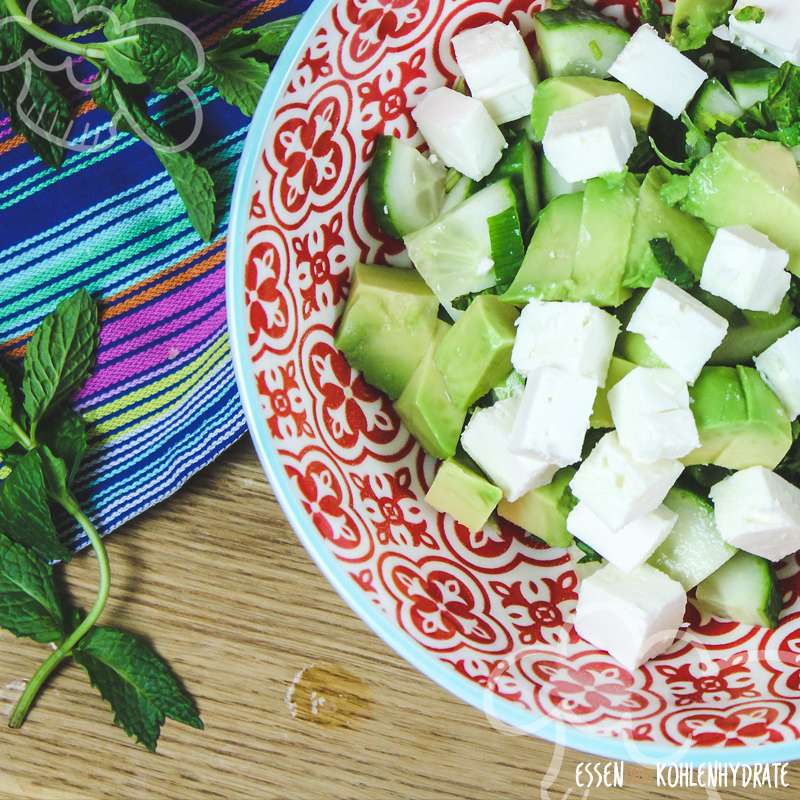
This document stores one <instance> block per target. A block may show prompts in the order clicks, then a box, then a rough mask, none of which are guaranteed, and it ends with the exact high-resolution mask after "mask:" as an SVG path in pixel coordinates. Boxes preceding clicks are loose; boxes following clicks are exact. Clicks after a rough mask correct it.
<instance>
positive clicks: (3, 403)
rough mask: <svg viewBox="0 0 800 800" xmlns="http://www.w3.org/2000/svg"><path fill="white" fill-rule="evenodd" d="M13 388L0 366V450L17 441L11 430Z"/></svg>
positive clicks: (12, 422)
mask: <svg viewBox="0 0 800 800" xmlns="http://www.w3.org/2000/svg"><path fill="white" fill-rule="evenodd" d="M13 424H14V390H13V386H12V383H11V380H10V378H9V376H8V373H7V372H6V371H5V369H4V368H3V367H2V366H0V451H1V450H7V449H8V448H9V447H13V446H14V445H15V444H16V443H17V437H16V436H15V434H14V432H13V429H12V428H13Z"/></svg>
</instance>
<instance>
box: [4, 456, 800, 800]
mask: <svg viewBox="0 0 800 800" xmlns="http://www.w3.org/2000/svg"><path fill="white" fill-rule="evenodd" d="M109 550H110V554H111V562H112V568H113V570H114V581H113V589H112V602H111V603H110V605H109V609H108V611H107V616H106V620H107V621H109V622H113V623H116V624H119V625H123V626H125V627H128V628H130V629H132V630H134V631H137V632H140V633H144V634H147V635H148V636H150V637H152V639H153V640H154V641H155V643H156V644H157V646H158V649H159V650H160V651H161V652H162V653H163V654H164V655H165V656H166V657H167V658H168V659H169V660H170V661H171V662H172V664H173V665H174V666H175V668H176V671H177V672H178V674H179V675H180V676H181V677H182V678H183V679H184V681H185V683H186V685H187V686H188V688H189V689H190V691H191V692H192V693H193V694H194V695H195V697H196V698H197V700H198V703H199V706H200V710H201V712H202V715H203V718H204V719H205V723H206V730H205V731H204V732H197V731H193V730H190V729H187V728H183V727H182V726H180V725H177V724H175V723H168V724H167V726H166V727H165V728H164V731H163V733H162V739H161V743H160V746H159V752H158V754H157V755H151V754H149V753H147V752H146V751H144V750H142V749H140V748H138V747H137V746H135V745H133V744H132V743H131V742H130V741H129V740H128V739H127V737H126V736H125V735H124V734H123V733H122V731H121V730H119V729H118V728H115V727H113V725H112V724H111V721H110V714H109V712H108V710H107V708H106V707H105V705H104V703H103V701H102V700H101V699H100V697H99V696H98V695H97V694H96V693H95V692H94V690H93V689H91V688H90V687H89V686H88V684H87V681H86V679H85V676H84V674H83V672H82V671H81V670H80V669H79V668H78V667H75V666H68V667H66V668H65V669H63V670H62V671H61V672H60V673H59V674H58V675H57V677H56V678H55V679H54V680H53V681H52V683H51V685H50V687H49V688H48V690H47V691H46V692H45V693H44V695H43V696H42V698H41V700H40V701H39V703H38V704H37V705H36V707H35V708H34V710H33V713H32V714H31V716H30V719H29V721H28V723H27V724H26V725H25V727H24V728H23V729H22V730H21V731H11V730H9V729H8V728H6V727H5V726H2V727H0V753H1V754H2V756H3V758H2V761H0V797H2V798H3V800H6V798H15V800H16V798H26V800H27V799H28V798H30V799H31V800H99V799H100V798H108V799H109V800H112V799H113V800H183V798H187V799H188V798H191V799H192V800H197V798H203V799H204V800H205V798H224V800H234V798H235V800H262V799H266V798H281V800H328V799H329V798H331V799H335V800H339V799H340V798H341V799H342V800H344V799H347V800H349V799H350V798H366V799H367V800H382V798H392V800H405V799H408V800H424V799H425V798H437V800H450V799H451V798H452V799H453V800H456V799H457V800H479V799H482V798H487V800H489V799H491V800H518V799H519V800H523V799H524V800H533V799H534V798H542V799H543V800H561V799H562V798H564V797H565V796H569V797H581V796H582V794H583V790H580V789H577V788H576V785H575V767H576V764H577V763H578V762H579V761H586V760H590V759H589V757H587V756H582V755H581V754H578V753H575V752H571V751H568V752H566V753H564V754H563V758H559V756H558V754H555V756H554V752H553V747H552V746H551V745H549V744H548V743H546V742H542V741H539V740H536V739H533V738H530V737H525V736H512V735H508V734H507V733H502V732H500V731H498V730H496V729H495V728H494V727H493V726H492V724H491V723H490V721H489V720H487V719H486V717H485V716H484V715H483V714H482V713H481V712H479V711H476V710H474V709H472V708H471V707H468V706H466V705H464V704H463V703H461V702H460V701H459V700H457V699H455V698H454V697H452V696H450V695H448V694H447V693H446V692H444V691H443V690H442V689H440V688H438V687H437V686H435V685H434V684H433V683H431V682H430V681H429V680H428V679H427V678H425V677H423V676H422V675H420V674H419V673H417V672H416V671H414V670H413V669H412V668H411V667H409V666H408V665H407V664H406V663H405V662H404V661H403V660H402V659H401V658H400V657H399V656H397V655H395V654H394V653H393V652H392V651H390V650H389V649H388V648H387V647H386V646H385V645H384V644H383V642H381V641H380V640H379V639H378V638H377V637H376V636H374V635H373V634H372V633H371V632H370V631H369V630H368V629H367V628H366V627H365V626H364V625H363V623H362V622H361V621H360V620H359V619H358V618H357V617H356V616H354V614H353V613H352V612H351V611H350V610H349V609H348V608H347V607H346V606H345V604H344V603H343V602H342V600H340V599H339V597H338V595H337V594H336V593H335V592H334V591H333V589H332V588H331V587H330V586H329V585H328V584H327V583H326V582H325V580H324V579H323V578H322V576H321V575H320V574H319V573H318V572H317V569H316V567H315V566H314V565H313V563H312V562H311V561H310V559H309V558H308V556H307V555H306V553H305V551H304V550H303V548H302V547H301V545H300V544H299V543H298V541H297V540H296V538H295V536H294V534H293V533H292V531H291V529H290V528H289V525H288V524H287V523H286V521H285V519H284V518H283V515H282V513H281V511H280V508H279V507H278V505H277V504H276V502H275V500H274V498H273V497H272V493H271V491H270V489H269V487H268V485H267V484H266V482H265V480H264V478H263V476H262V473H261V470H260V467H259V465H258V462H257V461H256V458H255V455H254V453H253V450H252V446H251V445H250V443H249V442H242V443H240V444H239V445H238V446H236V447H235V448H233V450H231V451H230V452H229V453H228V454H227V455H225V456H224V457H223V458H221V459H220V460H219V461H218V462H217V463H216V464H214V465H213V466H212V467H210V468H209V469H207V470H206V471H205V472H203V473H202V474H201V475H199V476H198V477H196V478H195V479H194V480H193V481H191V482H190V484H189V485H188V486H187V487H185V488H184V489H183V491H181V492H180V493H179V494H178V495H176V496H175V497H174V498H172V499H171V500H169V501H168V502H166V503H164V504H162V505H161V506H160V507H159V508H157V509H155V510H153V511H151V512H149V513H147V514H145V515H143V516H142V517H140V518H139V519H137V520H136V521H134V522H132V523H130V524H129V525H127V526H126V527H125V528H124V529H122V530H120V531H118V532H117V533H116V534H115V535H114V536H112V537H111V539H110V540H109ZM68 576H69V582H70V584H71V585H72V586H74V587H75V588H76V595H77V596H78V599H80V598H84V600H86V599H88V598H89V597H91V593H92V591H93V588H94V577H95V574H94V559H93V558H91V557H90V556H81V557H79V558H77V559H76V560H75V561H74V562H73V563H72V564H71V565H70V566H69V568H68ZM42 652H43V651H42V647H41V646H39V645H34V644H30V643H27V642H25V641H21V640H16V639H14V638H13V637H11V636H10V635H5V634H3V635H0V687H3V686H5V687H6V688H5V689H2V690H0V715H2V716H3V718H5V715H6V714H7V713H8V704H9V701H10V700H11V699H13V694H14V689H13V686H14V682H15V681H18V680H20V679H24V678H26V677H28V676H29V675H30V673H31V672H32V670H33V669H34V667H35V664H36V663H37V660H38V659H39V658H40V657H41V655H42ZM309 667H311V668H314V669H312V670H311V671H309V669H308V668H309ZM303 670H306V671H305V673H304V672H303ZM298 675H300V678H299V681H298ZM309 675H311V676H314V675H316V676H317V677H316V678H314V680H313V681H312V682H311V684H312V685H311V688H315V689H316V690H317V691H318V698H319V697H321V698H323V700H322V702H323V705H321V706H320V705H319V703H318V698H317V704H316V710H317V712H318V713H317V714H316V715H314V714H312V713H310V707H309V702H310V701H313V700H314V698H311V700H310V699H309V696H308V686H307V684H308V680H307V678H308V677H309ZM320 676H321V677H320ZM343 676H350V677H349V678H345V677H343ZM293 682H298V687H296V689H295V691H294V692H292V686H293ZM9 686H10V687H12V688H9ZM338 695H341V696H338ZM337 696H338V699H337ZM790 776H791V782H792V784H793V787H794V788H792V789H785V790H774V791H770V790H764V791H763V792H756V793H754V792H753V791H752V790H744V789H740V790H737V791H721V792H720V793H719V795H715V794H713V793H712V794H711V795H708V794H707V793H706V791H704V790H700V789H693V790H686V791H685V792H683V793H681V794H680V795H679V796H680V797H687V798H694V797H708V796H710V797H723V798H728V797H731V798H733V797H740V798H745V797H747V798H752V797H753V796H754V794H755V796H757V797H770V798H772V797H774V798H790V797H796V796H797V792H798V787H800V766H798V767H797V768H793V769H792V771H791V772H790ZM567 792H569V794H568V795H566V794H565V793H567ZM590 796H591V797H595V798H605V797H609V798H620V799H623V800H627V798H652V797H664V798H667V797H675V796H676V793H675V792H674V791H673V790H669V789H667V788H661V789H656V788H655V778H654V774H653V772H652V770H650V769H647V768H643V767H635V766H631V765H626V767H625V787H624V788H623V789H594V790H592V792H591V795H590Z"/></svg>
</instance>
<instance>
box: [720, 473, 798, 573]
mask: <svg viewBox="0 0 800 800" xmlns="http://www.w3.org/2000/svg"><path fill="white" fill-rule="evenodd" d="M708 494H709V497H710V498H711V500H712V501H713V503H714V518H715V520H716V523H717V528H718V529H719V532H720V534H721V535H722V538H723V539H725V541H726V542H728V543H729V544H732V545H733V546H734V547H738V548H739V549H740V550H746V551H747V552H748V553H753V554H754V555H757V556H761V557H762V558H766V559H769V560H770V561H779V560H780V559H781V558H784V557H785V556H788V555H789V554H790V553H794V552H795V551H796V550H800V489H798V488H797V487H796V486H794V485H793V484H791V483H789V481H787V480H785V479H784V478H782V477H781V476H780V475H777V474H775V473H774V472H771V471H770V470H768V469H766V468H765V467H749V468H748V469H743V470H741V471H739V472H735V473H734V474H733V475H731V476H729V477H728V478H725V480H723V481H720V482H719V483H717V484H716V485H714V486H712V487H711V491H710V492H709V493H708Z"/></svg>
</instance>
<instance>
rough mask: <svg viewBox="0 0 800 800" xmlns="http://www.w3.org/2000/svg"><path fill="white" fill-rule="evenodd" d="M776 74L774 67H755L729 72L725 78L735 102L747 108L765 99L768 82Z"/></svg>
mask: <svg viewBox="0 0 800 800" xmlns="http://www.w3.org/2000/svg"><path fill="white" fill-rule="evenodd" d="M777 74H778V70H777V69H776V68H775V67H760V68H759V67H757V68H755V69H743V70H737V71H735V72H729V73H728V75H727V78H728V84H729V85H730V87H731V92H732V93H733V97H734V98H735V100H736V102H737V103H738V104H739V105H740V106H741V107H742V108H743V109H745V110H747V109H748V108H752V107H753V106H754V105H755V104H756V103H760V102H762V101H763V100H766V99H767V96H768V95H769V84H770V82H771V81H772V79H773V78H774V77H775V75H777Z"/></svg>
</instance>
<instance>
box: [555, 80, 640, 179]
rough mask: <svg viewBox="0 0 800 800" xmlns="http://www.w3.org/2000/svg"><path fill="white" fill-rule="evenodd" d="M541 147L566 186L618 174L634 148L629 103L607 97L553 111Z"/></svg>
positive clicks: (614, 97) (615, 96)
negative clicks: (601, 176) (566, 183)
mask: <svg viewBox="0 0 800 800" xmlns="http://www.w3.org/2000/svg"><path fill="white" fill-rule="evenodd" d="M542 147H543V148H544V154H545V157H546V158H547V160H548V161H549V162H550V164H551V165H552V166H553V167H554V168H555V170H556V172H558V174H559V175H560V176H561V177H562V178H563V179H564V180H565V181H567V182H568V183H577V182H578V181H588V180H589V179H590V178H596V177H598V176H599V175H605V174H607V173H610V172H621V171H622V170H623V169H625V165H626V164H627V162H628V159H629V158H630V156H631V153H632V152H633V148H634V147H636V132H635V131H634V130H633V125H632V124H631V109H630V106H629V105H628V101H627V100H626V99H625V98H624V97H622V95H619V94H610V95H605V96H603V97H595V98H593V99H592V100H586V101H584V102H583V103H578V105H576V106H571V107H570V108H565V109H562V110H561V111H554V112H553V113H552V114H551V115H550V119H549V120H548V122H547V128H546V129H545V132H544V138H543V139H542Z"/></svg>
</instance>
